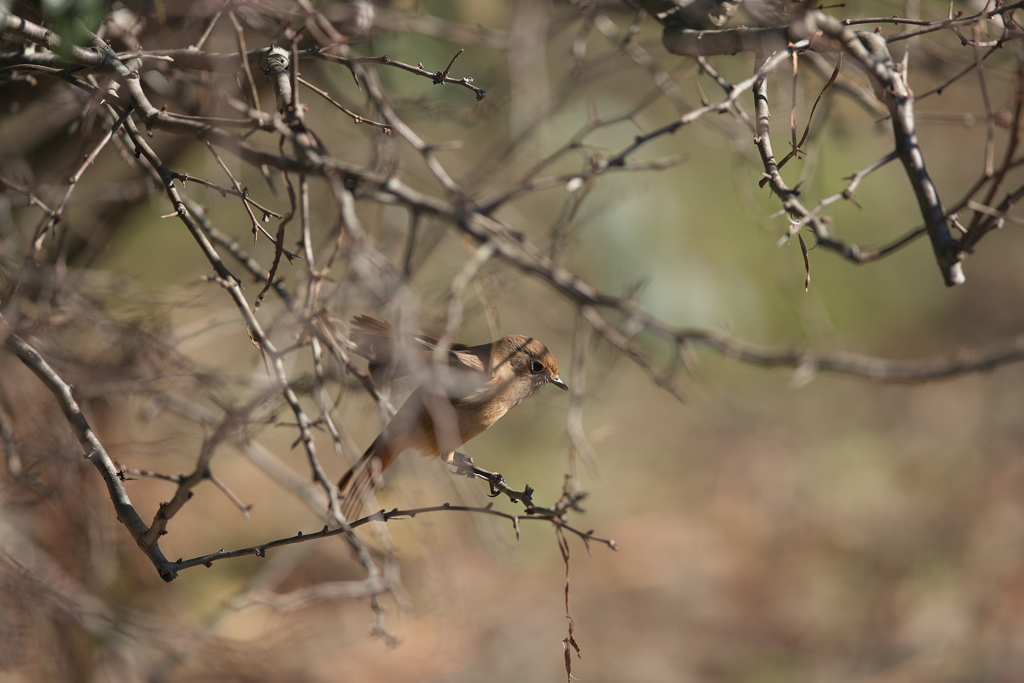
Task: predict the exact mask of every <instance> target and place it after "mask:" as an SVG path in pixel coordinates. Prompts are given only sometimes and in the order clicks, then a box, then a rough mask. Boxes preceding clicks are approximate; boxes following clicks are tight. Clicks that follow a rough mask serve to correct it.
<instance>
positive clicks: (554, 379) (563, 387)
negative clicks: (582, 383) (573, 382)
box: [551, 376, 569, 391]
mask: <svg viewBox="0 0 1024 683" xmlns="http://www.w3.org/2000/svg"><path fill="white" fill-rule="evenodd" d="M551 383H552V384H554V385H555V386H556V387H558V388H559V389H561V390H562V391H569V387H568V386H567V385H566V383H565V382H563V381H562V380H560V379H558V377H557V376H556V377H552V378H551Z"/></svg>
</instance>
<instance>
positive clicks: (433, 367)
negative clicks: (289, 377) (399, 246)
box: [338, 316, 569, 521]
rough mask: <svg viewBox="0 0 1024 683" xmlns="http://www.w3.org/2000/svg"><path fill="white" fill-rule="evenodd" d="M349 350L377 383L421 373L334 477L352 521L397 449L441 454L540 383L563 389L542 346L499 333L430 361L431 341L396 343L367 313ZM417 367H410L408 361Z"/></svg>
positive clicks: (388, 329) (449, 453)
mask: <svg viewBox="0 0 1024 683" xmlns="http://www.w3.org/2000/svg"><path fill="white" fill-rule="evenodd" d="M352 326H353V330H352V334H351V335H350V338H351V340H352V341H353V343H354V344H355V351H356V353H358V354H359V355H360V356H363V357H364V358H367V359H368V360H369V361H370V374H371V376H372V377H373V379H374V381H375V382H377V383H380V382H381V381H383V380H385V379H388V378H392V377H399V376H402V375H408V374H411V373H412V372H414V371H419V372H421V373H423V374H426V375H429V376H430V377H431V380H430V381H429V382H426V383H424V384H423V385H422V386H420V387H419V388H418V389H417V390H416V391H414V392H413V393H412V395H410V396H409V398H408V399H407V400H406V402H405V403H404V404H403V405H402V407H401V408H400V409H399V411H398V412H397V413H395V416H394V417H393V418H392V419H391V422H390V423H389V424H388V426H387V427H386V428H385V429H384V431H383V432H381V434H380V436H378V437H377V438H376V439H375V440H374V442H373V443H372V444H370V447H369V448H367V449H366V452H365V453H364V454H363V457H362V458H360V459H359V462H357V463H356V464H355V465H353V466H352V468H351V469H350V470H349V471H348V472H346V473H345V476H343V477H342V478H341V481H339V482H338V488H340V489H341V492H342V495H343V500H342V507H341V509H342V512H343V513H344V515H345V519H347V520H350V521H351V520H354V519H355V518H356V515H358V513H359V511H360V510H361V509H362V506H363V502H364V500H365V499H366V498H367V496H368V495H369V494H370V492H372V491H373V489H374V488H376V484H377V483H378V482H379V481H380V475H381V473H382V472H383V471H384V470H385V469H387V467H388V466H389V465H390V464H391V463H392V462H394V460H395V458H397V457H398V456H399V455H400V454H401V453H402V452H403V451H406V450H409V449H415V450H418V451H420V453H422V454H423V455H426V456H431V457H435V458H436V457H438V456H441V455H443V456H444V458H445V461H446V462H449V463H450V462H451V461H452V456H453V455H454V453H455V450H456V449H457V448H459V447H460V446H462V444H464V443H466V442H467V441H469V440H470V439H472V438H473V437H474V436H477V435H478V434H480V433H481V432H483V431H484V430H485V429H487V428H488V427H490V426H491V425H493V424H494V423H495V422H497V421H498V419H499V418H501V416H502V415H504V414H505V413H507V412H508V411H509V409H510V408H514V407H515V406H517V405H519V404H520V403H522V401H523V400H525V399H527V398H529V397H530V396H533V394H535V393H536V392H537V390H538V389H540V388H541V387H542V386H544V385H545V384H554V385H555V386H556V387H558V388H559V389H565V390H568V388H569V387H567V386H566V385H565V382H563V381H562V380H561V379H559V377H558V362H557V361H556V360H555V357H554V355H552V353H551V352H550V351H548V349H547V347H546V346H544V344H542V343H540V342H539V341H537V340H536V339H532V338H530V337H520V336H513V337H502V338H501V339H499V340H498V341H496V342H491V343H490V344H480V345H479V346H466V345H465V344H452V345H451V348H450V349H449V350H448V353H447V357H442V360H443V361H447V362H446V363H442V364H438V363H436V361H435V351H436V350H437V348H438V340H437V339H436V338H434V337H428V336H424V335H416V336H415V337H413V338H412V340H411V341H410V343H409V345H408V346H414V347H416V349H415V351H413V350H412V349H409V348H404V349H403V346H402V344H401V342H400V341H399V340H398V339H396V338H395V333H394V330H393V329H392V327H391V325H389V324H388V323H385V322H381V321H379V320H376V319H374V318H370V317H368V316H359V317H357V318H354V319H353V320H352ZM417 364H418V365H419V367H418V368H417V367H415V366H416V365H417Z"/></svg>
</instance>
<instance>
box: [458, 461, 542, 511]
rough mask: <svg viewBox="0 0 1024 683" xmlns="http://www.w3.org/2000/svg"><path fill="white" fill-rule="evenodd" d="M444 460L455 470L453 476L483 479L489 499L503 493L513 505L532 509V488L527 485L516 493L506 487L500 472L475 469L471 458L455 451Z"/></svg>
mask: <svg viewBox="0 0 1024 683" xmlns="http://www.w3.org/2000/svg"><path fill="white" fill-rule="evenodd" d="M446 460H447V461H448V464H449V465H452V466H453V467H454V468H455V472H454V474H457V475H459V476H462V477H469V478H470V479H483V480H484V481H486V482H487V484H488V486H490V488H491V493H490V497H491V498H496V497H498V496H500V495H501V494H503V493H504V494H505V495H506V496H508V498H509V500H511V501H512V502H513V503H515V502H522V503H523V505H525V506H526V509H527V510H530V509H532V508H533V507H534V506H533V487H532V486H530V485H529V484H527V485H526V486H525V487H524V488H523V490H522V491H516V490H515V489H513V488H512V487H511V486H509V485H508V482H507V481H505V477H503V476H502V475H501V473H500V472H491V471H489V470H485V469H482V468H480V467H477V466H476V465H474V464H473V458H471V457H469V456H468V455H466V454H465V453H459V452H458V451H455V452H454V453H452V454H451V455H449V456H448V457H447V458H446Z"/></svg>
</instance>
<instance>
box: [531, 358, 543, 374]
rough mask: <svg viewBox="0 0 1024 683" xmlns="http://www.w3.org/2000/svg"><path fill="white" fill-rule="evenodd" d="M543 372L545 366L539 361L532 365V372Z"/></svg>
mask: <svg viewBox="0 0 1024 683" xmlns="http://www.w3.org/2000/svg"><path fill="white" fill-rule="evenodd" d="M543 371H544V365H543V364H542V363H541V362H540V361H539V360H535V361H533V362H532V363H530V372H533V373H538V372H543Z"/></svg>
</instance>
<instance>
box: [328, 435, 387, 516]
mask: <svg viewBox="0 0 1024 683" xmlns="http://www.w3.org/2000/svg"><path fill="white" fill-rule="evenodd" d="M397 455H398V453H397V452H395V451H394V449H392V448H390V447H389V445H388V443H387V440H386V439H385V434H381V435H380V436H378V437H377V439H376V441H374V442H373V443H372V444H370V447H369V448H367V449H366V452H365V453H363V457H361V458H359V462H357V463H356V464H355V465H353V466H352V467H351V469H349V471H348V472H346V473H345V476H343V477H342V478H341V480H340V481H339V482H338V489H339V490H340V491H341V512H342V514H343V515H345V520H346V521H348V522H353V521H355V520H356V519H358V517H359V514H360V512H361V511H362V509H363V507H364V506H365V505H367V504H373V493H374V491H376V490H377V489H379V488H380V486H381V483H382V481H383V479H382V475H383V473H384V470H386V469H387V468H388V465H390V464H391V463H392V462H394V460H395V456H397Z"/></svg>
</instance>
